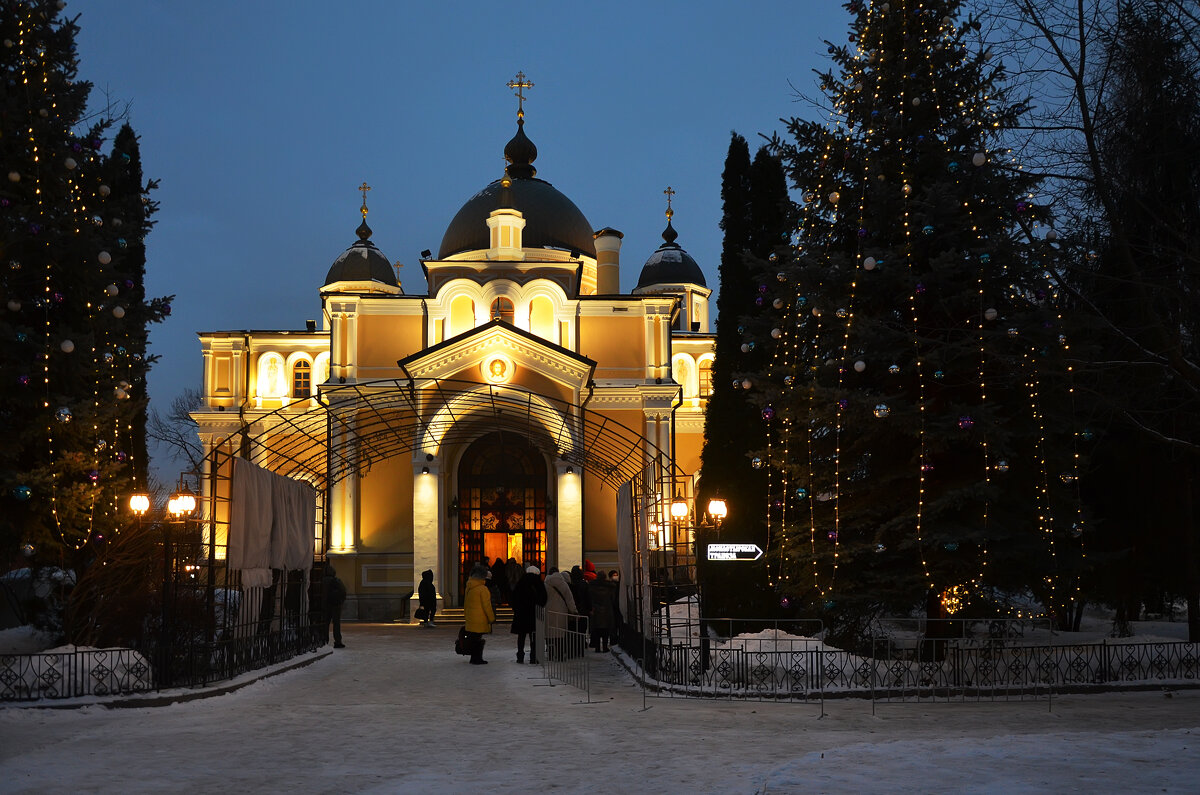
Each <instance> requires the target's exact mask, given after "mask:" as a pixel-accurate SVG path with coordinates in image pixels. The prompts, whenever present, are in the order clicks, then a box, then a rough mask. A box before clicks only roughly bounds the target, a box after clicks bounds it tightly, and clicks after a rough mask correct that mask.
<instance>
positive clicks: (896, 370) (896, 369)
mask: <svg viewBox="0 0 1200 795" xmlns="http://www.w3.org/2000/svg"><path fill="white" fill-rule="evenodd" d="M888 372H889V373H891V374H892V375H900V365H898V364H893V365H891V366H889V367H888Z"/></svg>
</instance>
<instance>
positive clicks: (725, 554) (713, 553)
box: [708, 544, 763, 560]
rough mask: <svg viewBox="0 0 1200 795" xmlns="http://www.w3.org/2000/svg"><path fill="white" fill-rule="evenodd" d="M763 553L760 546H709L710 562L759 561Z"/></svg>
mask: <svg viewBox="0 0 1200 795" xmlns="http://www.w3.org/2000/svg"><path fill="white" fill-rule="evenodd" d="M762 556H763V551H762V550H761V549H759V548H758V544H709V545H708V559H709V560H758V559H759V558H761V557H762Z"/></svg>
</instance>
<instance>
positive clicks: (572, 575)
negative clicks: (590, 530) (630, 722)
mask: <svg viewBox="0 0 1200 795" xmlns="http://www.w3.org/2000/svg"><path fill="white" fill-rule="evenodd" d="M430 579H432V578H430ZM619 593H620V574H619V572H618V571H617V570H616V569H613V570H610V571H609V572H608V573H607V574H605V572H603V571H597V570H596V567H595V566H594V565H593V564H592V562H591V561H589V560H585V561H584V562H583V565H582V566H573V567H572V568H571V570H570V571H569V572H568V571H559V570H558V569H557V568H553V567H552V568H551V569H550V570H549V571H548V572H546V574H544V575H543V574H542V571H541V569H540V568H539V567H538V566H536V565H530V566H526V567H525V568H521V566H520V564H518V563H517V562H516V560H515V559H513V558H509V560H508V561H504V560H503V559H502V558H496V560H495V561H494V562H492V563H490V564H489V562H488V560H487V559H484V560H483V561H481V562H479V563H477V564H476V565H475V566H473V567H472V569H471V573H470V577H469V579H468V580H467V586H466V592H465V594H464V599H463V603H464V605H465V613H466V628H465V634H466V642H467V644H468V649H469V654H470V655H471V664H473V665H486V664H487V660H484V659H483V648H484V643H485V638H484V635H487V634H489V633H491V631H492V624H493V623H495V621H496V612H495V609H496V607H497V606H499V605H502V604H508V605H510V606H511V607H512V610H513V618H512V623H511V625H510V627H509V632H510V633H511V634H513V635H516V636H517V638H516V640H517V662H518V663H524V662H525V643H526V640H528V642H529V662H530V663H532V664H538V663H539V662H540V660H539V659H538V650H539V646H538V638H537V635H536V632H537V608H539V607H544V608H545V609H546V638H545V641H546V649H547V651H548V653H549V655H550V659H554V660H561V659H566V658H567V657H568V656H572V655H573V654H574V653H576V650H577V648H576V646H575V644H571V643H568V640H567V638H568V636H569V635H574V634H582V635H585V636H586V637H587V645H588V648H590V649H591V650H593V651H595V652H598V653H602V652H607V651H609V650H610V649H611V647H612V646H614V645H616V644H617V642H618V640H617V639H618V637H619V635H620V632H621V623H622V617H621V608H620V597H619ZM430 615H432V612H431V613H430Z"/></svg>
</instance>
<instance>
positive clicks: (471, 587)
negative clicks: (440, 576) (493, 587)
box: [463, 564, 496, 665]
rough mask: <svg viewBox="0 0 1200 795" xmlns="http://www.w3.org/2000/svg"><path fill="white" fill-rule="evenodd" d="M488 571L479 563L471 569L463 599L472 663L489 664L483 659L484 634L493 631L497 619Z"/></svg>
mask: <svg viewBox="0 0 1200 795" xmlns="http://www.w3.org/2000/svg"><path fill="white" fill-rule="evenodd" d="M488 573H489V572H488V570H487V569H486V568H485V567H484V566H482V565H479V564H476V565H475V567H474V568H472V569H471V577H470V579H468V580H467V593H466V597H465V598H464V599H463V612H464V613H466V618H467V624H466V630H467V643H468V644H469V645H470V648H471V665H487V660H485V659H483V636H484V635H486V634H488V633H489V632H491V631H492V623H493V622H494V621H495V620H496V611H495V610H494V609H493V608H492V594H491V592H490V591H488V587H487V575H488Z"/></svg>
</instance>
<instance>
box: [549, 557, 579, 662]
mask: <svg viewBox="0 0 1200 795" xmlns="http://www.w3.org/2000/svg"><path fill="white" fill-rule="evenodd" d="M578 612H579V611H578V609H576V607H575V597H574V596H572V595H571V579H570V577H568V576H567V573H566V572H565V571H556V572H553V573H551V574H550V576H549V577H547V578H546V641H547V644H548V646H549V649H550V659H552V660H563V659H566V657H565V655H564V652H565V651H566V636H567V622H568V620H569V618H568V617H569V616H573V615H575V614H576V613H578Z"/></svg>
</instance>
